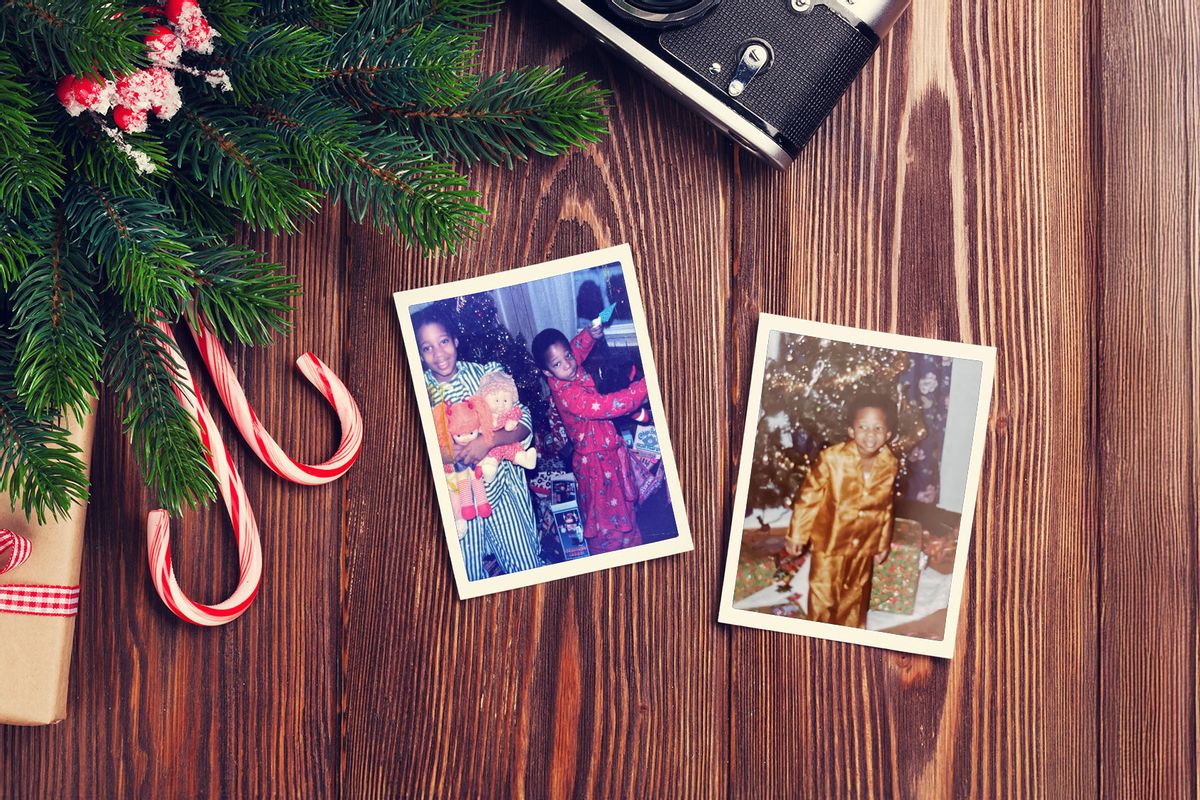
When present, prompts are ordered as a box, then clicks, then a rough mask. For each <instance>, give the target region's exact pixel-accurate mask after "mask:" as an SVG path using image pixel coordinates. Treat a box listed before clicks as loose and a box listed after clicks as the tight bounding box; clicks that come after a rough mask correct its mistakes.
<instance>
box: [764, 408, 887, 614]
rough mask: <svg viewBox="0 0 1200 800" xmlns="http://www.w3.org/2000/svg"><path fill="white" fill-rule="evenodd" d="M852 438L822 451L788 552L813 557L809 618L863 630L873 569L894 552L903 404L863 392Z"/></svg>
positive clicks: (854, 411)
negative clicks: (897, 435)
mask: <svg viewBox="0 0 1200 800" xmlns="http://www.w3.org/2000/svg"><path fill="white" fill-rule="evenodd" d="M849 412H850V413H849V421H850V428H849V431H848V432H849V434H850V439H849V441H846V442H842V443H841V444H835V445H830V446H829V447H827V448H825V449H824V450H823V451H821V454H820V456H818V457H817V463H816V464H815V465H814V466H813V468H812V469H811V470H810V471H809V473H808V475H807V477H805V479H804V484H803V485H802V486H801V487H800V491H799V492H798V493H797V494H796V499H795V501H794V502H793V504H792V521H791V525H790V526H789V528H788V536H787V544H786V549H787V552H788V554H789V555H793V556H798V555H802V554H803V553H805V552H806V551H809V550H811V552H812V565H811V567H810V571H809V577H808V619H809V620H812V621H813V622H828V623H831V624H833V625H849V626H852V627H856V628H861V627H863V626H864V625H865V624H866V621H867V604H868V603H869V602H870V599H871V569H872V567H873V565H874V564H881V563H883V562H884V561H885V560H886V559H887V557H888V553H889V552H890V551H891V547H892V516H893V514H892V493H893V487H894V485H895V482H896V472H897V469H898V466H899V464H898V462H897V460H896V456H894V455H893V454H892V451H891V450H890V449H889V448H888V446H887V443H888V440H889V439H891V438H892V429H893V428H894V427H895V417H896V410H895V406H894V405H893V404H892V403H891V401H889V400H888V399H887V398H886V397H882V396H879V395H863V396H860V397H858V398H856V399H855V400H854V401H853V402H852V403H851V404H850V408H849Z"/></svg>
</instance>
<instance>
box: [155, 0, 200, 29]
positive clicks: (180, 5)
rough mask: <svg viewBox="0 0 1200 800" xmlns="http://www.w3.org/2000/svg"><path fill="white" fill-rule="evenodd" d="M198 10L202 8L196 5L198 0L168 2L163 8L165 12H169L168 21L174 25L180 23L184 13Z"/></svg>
mask: <svg viewBox="0 0 1200 800" xmlns="http://www.w3.org/2000/svg"><path fill="white" fill-rule="evenodd" d="M198 8H200V6H199V5H197V4H196V0H167V2H166V5H164V6H163V10H165V11H166V12H167V19H169V20H171V22H172V24H174V23H178V22H179V17H180V16H182V15H183V13H184V12H186V11H190V10H192V9H198Z"/></svg>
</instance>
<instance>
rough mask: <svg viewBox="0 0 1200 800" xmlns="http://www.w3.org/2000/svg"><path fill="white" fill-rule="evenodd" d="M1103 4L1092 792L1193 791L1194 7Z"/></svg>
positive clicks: (1199, 417)
mask: <svg viewBox="0 0 1200 800" xmlns="http://www.w3.org/2000/svg"><path fill="white" fill-rule="evenodd" d="M1101 13H1102V21H1101V31H1102V37H1103V38H1102V42H1101V48H1100V53H1101V56H1102V59H1103V60H1102V65H1103V71H1102V79H1101V86H1102V94H1101V97H1100V99H1101V106H1100V124H1101V128H1100V135H1101V141H1102V143H1103V151H1102V158H1103V162H1102V172H1103V176H1104V206H1103V209H1102V215H1101V236H1102V240H1101V247H1102V250H1101V256H1102V264H1103V272H1102V274H1101V282H1100V286H1099V289H1098V297H1097V303H1098V306H1099V323H1100V324H1099V353H1098V356H1099V360H1098V373H1097V379H1098V386H1099V414H1100V424H1101V430H1102V432H1103V446H1102V447H1101V448H1100V449H1099V454H1098V455H1099V466H1100V479H1101V487H1102V493H1101V498H1102V509H1103V524H1102V527H1101V528H1100V530H1099V538H1100V542H1101V552H1100V589H1101V591H1100V619H1101V623H1102V624H1101V632H1100V641H1101V648H1100V654H1101V658H1100V673H1099V676H1098V687H1099V696H1100V708H1101V709H1102V715H1101V726H1100V748H1101V753H1102V754H1103V759H1102V766H1101V790H1102V792H1103V793H1104V794H1105V795H1107V796H1121V797H1185V796H1195V794H1196V791H1197V780H1198V776H1197V771H1196V752H1197V751H1196V748H1197V742H1196V702H1197V701H1196V697H1197V692H1196V680H1197V674H1196V658H1197V626H1196V610H1197V609H1196V597H1197V594H1196V593H1197V558H1200V542H1198V537H1200V531H1198V530H1197V528H1198V525H1200V513H1198V511H1197V502H1198V496H1197V482H1198V481H1200V474H1198V470H1197V464H1196V453H1197V441H1198V440H1197V436H1198V435H1200V434H1198V429H1200V414H1197V396H1196V393H1197V387H1198V386H1200V383H1197V381H1196V380H1195V375H1196V366H1195V365H1196V363H1197V360H1198V358H1200V345H1198V343H1197V335H1196V315H1197V312H1198V311H1200V307H1198V306H1197V299H1196V298H1197V284H1198V282H1200V281H1198V275H1200V249H1198V247H1197V235H1198V231H1200V226H1198V225H1197V208H1198V204H1200V192H1198V190H1197V187H1196V180H1197V175H1200V145H1198V144H1197V140H1196V132H1197V131H1196V124H1197V119H1198V115H1200V103H1197V97H1196V87H1195V76H1196V75H1197V74H1198V72H1200V52H1198V49H1197V48H1198V46H1200V14H1198V12H1197V9H1196V6H1195V4H1194V3H1186V2H1168V3H1158V4H1155V5H1152V6H1139V5H1121V4H1119V3H1112V2H1106V3H1103V4H1102V5H1101ZM1189 378H1191V380H1190V381H1189Z"/></svg>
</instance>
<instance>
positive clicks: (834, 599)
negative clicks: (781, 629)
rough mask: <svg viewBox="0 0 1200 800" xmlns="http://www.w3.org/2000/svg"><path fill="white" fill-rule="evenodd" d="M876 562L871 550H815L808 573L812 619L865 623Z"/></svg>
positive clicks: (840, 623)
mask: <svg viewBox="0 0 1200 800" xmlns="http://www.w3.org/2000/svg"><path fill="white" fill-rule="evenodd" d="M873 566H874V565H873V559H872V558H871V554H870V553H849V554H844V555H843V554H841V553H817V552H814V553H813V554H812V566H811V567H810V570H809V573H808V619H809V620H810V621H812V622H826V623H829V624H830V625H846V626H849V627H851V628H862V627H864V626H865V625H866V624H867V605H868V604H869V603H870V602H871V570H872V567H873Z"/></svg>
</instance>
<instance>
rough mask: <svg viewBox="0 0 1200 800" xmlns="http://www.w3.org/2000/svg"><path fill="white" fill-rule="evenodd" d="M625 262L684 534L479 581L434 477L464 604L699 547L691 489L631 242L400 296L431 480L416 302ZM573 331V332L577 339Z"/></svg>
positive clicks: (435, 462)
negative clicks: (682, 469)
mask: <svg viewBox="0 0 1200 800" xmlns="http://www.w3.org/2000/svg"><path fill="white" fill-rule="evenodd" d="M614 262H617V263H619V264H620V265H621V272H622V275H623V277H624V279H625V286H626V289H627V290H628V294H629V306H630V311H631V312H632V315H633V326H634V333H635V334H636V335H637V342H638V351H639V353H640V354H641V359H642V367H643V369H644V371H645V374H646V387H647V389H648V390H649V400H650V410H651V412H652V413H653V415H654V419H655V420H656V421H662V422H661V429H658V425H657V424H656V426H655V427H656V429H658V441H659V447H660V449H661V451H662V453H661V455H662V463H663V468H664V469H665V470H666V480H667V491H668V492H669V493H670V497H671V510H672V513H673V514H674V517H675V529H676V532H677V535H676V536H675V537H673V538H671V539H667V540H664V541H661V542H651V543H649V544H641V545H637V546H634V547H629V548H625V549H622V550H617V551H615V552H612V553H599V554H597V555H591V556H588V557H587V558H581V559H576V560H573V561H564V562H561V563H558V564H547V565H544V566H541V567H535V568H533V569H528V570H524V571H522V572H517V573H513V574H505V575H496V576H494V577H491V578H484V579H482V580H477V581H472V580H469V579H468V577H467V568H466V562H465V561H464V559H463V554H462V546H461V545H460V544H459V538H458V533H457V531H456V530H455V525H454V512H453V510H452V508H451V505H450V491H449V489H448V488H447V486H446V482H445V481H440V480H434V481H433V483H434V487H435V490H436V492H437V498H438V506H439V508H440V511H441V518H442V528H443V533H444V534H445V537H446V549H447V550H448V551H449V553H450V566H451V569H452V571H453V573H454V582H455V584H456V585H457V588H458V596H459V598H460V599H462V600H467V599H470V598H473V597H483V596H485V595H489V594H496V593H497V592H506V591H509V590H511V589H520V588H522V587H524V586H535V585H537V584H539V583H547V582H549V581H556V580H559V579H560V578H570V577H573V576H576V575H585V574H587V573H589V572H599V571H601V570H606V569H611V568H613V567H622V566H625V565H627V564H636V563H639V562H642V561H650V560H652V559H655V558H662V557H663V556H673V555H678V554H679V553H686V552H689V551H691V550H692V534H691V528H689V526H688V521H687V513H686V509H685V508H684V502H683V489H682V486H681V485H680V483H679V472H678V469H677V468H676V463H675V450H674V448H673V447H672V446H671V439H670V433H669V430H668V429H669V425H668V424H667V423H666V419H667V415H666V411H665V410H664V408H663V402H662V390H661V388H660V387H659V383H658V370H657V369H656V368H655V366H654V355H653V352H652V348H651V345H650V334H649V328H648V327H647V325H646V312H645V310H644V309H643V306H642V290H641V285H640V283H639V282H638V277H637V270H636V268H635V266H634V261H633V251H632V250H631V249H630V247H629V245H628V244H621V245H616V246H613V247H606V248H603V249H601V250H594V251H592V252H590V253H580V254H579V255H574V256H568V257H567V258H559V259H555V260H554V261H546V262H543V263H541V264H533V265H531V266H527V267H519V268H517V269H511V270H506V271H502V272H497V273H493V274H491V275H483V276H480V277H478V278H468V279H466V280H458V281H452V282H450V283H442V284H438V285H435V286H426V287H423V288H419V289H410V290H407V291H403V292H396V293H395V294H394V295H393V298H394V300H395V303H396V314H397V316H398V317H399V318H400V328H401V332H402V333H403V336H404V349H405V351H406V356H407V360H408V371H409V374H410V376H411V377H412V381H413V391H414V392H415V393H416V396H417V408H418V410H419V412H420V416H421V428H422V431H423V433H424V436H425V450H426V452H427V454H428V456H429V468H430V473H429V474H430V478H431V479H432V478H433V477H434V476H437V475H441V474H442V462H441V456H440V455H439V447H438V441H437V431H436V429H435V427H434V422H433V408H432V406H431V405H430V402H429V393H428V391H427V390H426V388H425V377H424V374H425V368H424V366H423V365H422V364H421V357H420V354H419V352H418V348H417V336H416V331H414V330H413V326H412V313H411V311H410V309H411V308H412V306H414V305H419V304H422V303H432V302H436V301H438V300H445V299H447V298H450V297H460V296H462V295H468V294H479V293H480V292H487V291H490V290H492V289H499V288H502V287H505V286H516V285H519V284H524V283H532V282H534V281H537V280H541V279H543V278H551V277H554V276H556V275H563V274H567V273H571V272H578V271H580V270H584V269H588V268H589V267H599V266H604V265H606V264H612V263H614ZM573 333H574V332H573V331H572V332H571V333H569V334H568V335H571V334H573Z"/></svg>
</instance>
